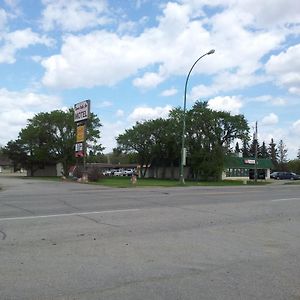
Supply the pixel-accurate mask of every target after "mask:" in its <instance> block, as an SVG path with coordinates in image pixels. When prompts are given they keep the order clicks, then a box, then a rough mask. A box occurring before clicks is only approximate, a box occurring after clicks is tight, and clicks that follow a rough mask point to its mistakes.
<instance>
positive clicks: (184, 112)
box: [179, 49, 215, 184]
mask: <svg viewBox="0 0 300 300" xmlns="http://www.w3.org/2000/svg"><path fill="white" fill-rule="evenodd" d="M213 53H215V50H214V49H211V50H210V51H208V52H207V53H205V54H203V55H202V56H200V57H199V58H198V59H197V60H196V61H195V62H194V64H193V65H192V67H191V69H190V71H189V73H188V75H187V77H186V81H185V86H184V100H183V121H182V141H181V160H180V178H179V180H180V183H182V184H184V168H183V166H184V165H185V162H186V149H185V130H186V122H185V118H186V90H187V84H188V81H189V78H190V75H191V72H192V70H193V69H194V67H195V65H196V64H197V63H198V61H199V60H200V59H201V58H202V57H204V56H206V55H210V54H213Z"/></svg>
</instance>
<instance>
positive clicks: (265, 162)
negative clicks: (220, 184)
mask: <svg viewBox="0 0 300 300" xmlns="http://www.w3.org/2000/svg"><path fill="white" fill-rule="evenodd" d="M255 167H257V178H258V179H270V174H271V169H272V168H273V164H272V161H271V159H267V158H258V159H257V166H255V159H254V158H244V157H236V156H227V157H226V158H225V161H224V171H223V173H222V179H223V180H224V179H227V180H230V179H242V180H243V179H249V178H250V179H254V174H255Z"/></svg>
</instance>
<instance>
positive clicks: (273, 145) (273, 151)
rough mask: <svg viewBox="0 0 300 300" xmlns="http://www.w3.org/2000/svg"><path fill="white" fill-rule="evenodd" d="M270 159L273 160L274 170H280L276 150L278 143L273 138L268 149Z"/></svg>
mask: <svg viewBox="0 0 300 300" xmlns="http://www.w3.org/2000/svg"><path fill="white" fill-rule="evenodd" d="M268 153H269V157H270V158H271V160H272V163H273V166H274V170H276V169H277V168H278V150H277V148H276V143H275V142H274V140H273V138H272V139H271V142H270V144H269V148H268Z"/></svg>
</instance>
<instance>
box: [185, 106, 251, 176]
mask: <svg viewBox="0 0 300 300" xmlns="http://www.w3.org/2000/svg"><path fill="white" fill-rule="evenodd" d="M248 132H249V127H248V124H247V122H246V120H245V118H244V116H242V115H236V116H232V115H231V114H230V113H228V112H224V111H214V110H212V109H210V108H208V106H207V102H202V103H200V102H196V103H195V105H194V106H193V108H192V109H191V110H190V111H189V112H188V113H187V145H188V151H189V153H190V164H191V167H192V169H193V173H194V174H193V177H194V178H199V177H202V178H205V179H208V178H214V179H219V178H220V176H221V172H222V170H223V161H224V155H226V154H228V153H230V145H231V144H232V142H233V141H234V140H235V139H240V140H243V139H246V138H247V136H248Z"/></svg>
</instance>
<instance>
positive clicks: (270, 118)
mask: <svg viewBox="0 0 300 300" xmlns="http://www.w3.org/2000/svg"><path fill="white" fill-rule="evenodd" d="M277 123H278V116H277V115H276V114H274V113H270V114H269V115H267V116H265V117H264V118H263V119H262V122H261V124H262V125H266V126H268V125H275V124H277Z"/></svg>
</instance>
